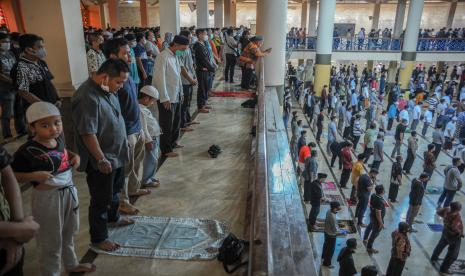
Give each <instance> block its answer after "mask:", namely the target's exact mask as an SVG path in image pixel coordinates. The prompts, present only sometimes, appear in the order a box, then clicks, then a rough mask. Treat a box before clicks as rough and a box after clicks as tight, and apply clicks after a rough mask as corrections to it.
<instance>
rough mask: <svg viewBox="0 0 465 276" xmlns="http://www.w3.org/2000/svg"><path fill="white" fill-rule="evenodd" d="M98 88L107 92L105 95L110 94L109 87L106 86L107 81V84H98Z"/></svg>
mask: <svg viewBox="0 0 465 276" xmlns="http://www.w3.org/2000/svg"><path fill="white" fill-rule="evenodd" d="M100 88H102V90H103V91H105V92H107V93H110V86H108V81H107V84H106V85H105V84H103V82H102V84H100Z"/></svg>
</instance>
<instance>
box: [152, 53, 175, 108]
mask: <svg viewBox="0 0 465 276" xmlns="http://www.w3.org/2000/svg"><path fill="white" fill-rule="evenodd" d="M153 72H154V74H153V80H152V85H153V86H155V88H156V89H157V90H158V92H159V93H160V102H161V103H164V102H167V101H170V102H171V103H178V102H179V101H180V99H181V91H182V81H181V63H180V62H179V59H178V58H177V57H176V56H175V55H174V53H173V52H171V50H170V49H169V48H166V49H164V50H163V51H162V52H161V53H160V54H159V55H158V56H157V58H156V59H155V66H154V67H153ZM155 72H156V74H155Z"/></svg>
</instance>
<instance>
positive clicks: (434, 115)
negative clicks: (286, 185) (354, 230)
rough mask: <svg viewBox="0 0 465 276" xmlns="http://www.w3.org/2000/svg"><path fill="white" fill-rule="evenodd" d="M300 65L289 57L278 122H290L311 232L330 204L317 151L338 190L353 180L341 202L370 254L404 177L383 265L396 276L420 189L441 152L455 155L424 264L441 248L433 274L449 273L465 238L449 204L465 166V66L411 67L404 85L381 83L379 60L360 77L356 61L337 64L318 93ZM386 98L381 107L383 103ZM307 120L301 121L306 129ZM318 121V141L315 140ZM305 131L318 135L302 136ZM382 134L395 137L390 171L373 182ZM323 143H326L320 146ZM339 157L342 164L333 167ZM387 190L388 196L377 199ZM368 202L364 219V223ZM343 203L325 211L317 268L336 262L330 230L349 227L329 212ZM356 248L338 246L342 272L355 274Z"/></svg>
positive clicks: (456, 208) (406, 252)
mask: <svg viewBox="0 0 465 276" xmlns="http://www.w3.org/2000/svg"><path fill="white" fill-rule="evenodd" d="M301 69H302V68H301V67H299V68H294V66H293V65H292V64H291V63H289V64H288V80H289V83H288V87H287V88H286V92H285V97H284V98H285V100H284V124H285V126H286V128H287V127H288V120H289V119H290V121H291V122H290V125H291V133H292V135H291V137H290V148H291V154H292V158H293V160H294V161H295V163H296V164H297V165H296V168H297V173H298V175H299V176H300V179H301V182H300V183H302V184H303V185H301V186H303V200H304V201H305V202H306V203H307V204H310V205H311V210H310V212H309V217H308V227H309V231H316V230H317V228H318V224H317V217H318V215H319V213H320V205H321V204H322V203H323V202H324V201H328V199H326V198H325V195H324V192H323V184H324V183H325V181H326V178H327V174H326V173H322V169H321V164H319V163H318V160H322V159H321V158H318V156H319V155H320V154H324V155H326V156H327V158H328V159H327V162H328V167H331V170H332V171H333V172H334V173H335V176H336V177H337V178H339V179H337V185H338V187H339V188H340V189H341V190H340V191H343V190H345V189H348V186H347V183H348V181H349V180H350V181H351V184H352V189H351V191H350V192H348V196H347V202H348V204H349V206H350V205H352V206H356V208H355V212H354V222H355V224H356V225H357V226H358V229H362V228H365V231H364V235H363V237H362V238H363V244H364V245H365V247H366V250H367V252H368V253H369V254H376V253H378V250H376V249H375V248H374V243H375V240H376V238H377V237H378V235H379V233H380V232H381V231H382V230H383V229H384V228H385V227H384V223H385V221H384V216H385V213H386V205H395V204H396V203H397V202H398V201H399V200H398V192H399V187H400V186H401V185H403V184H407V185H409V187H410V188H409V189H410V193H409V195H408V198H409V200H408V202H409V207H408V211H407V216H406V219H405V221H402V222H400V223H399V225H398V229H397V230H395V231H394V232H393V233H392V255H391V259H390V262H389V266H388V268H387V272H386V275H401V274H402V270H403V268H404V266H405V263H406V260H407V258H408V257H409V256H410V252H411V246H410V242H409V238H408V233H414V232H417V229H415V228H414V223H415V218H416V216H417V215H418V214H419V211H420V208H421V205H422V201H423V197H424V195H425V193H428V192H429V190H428V187H427V185H428V182H429V181H430V179H431V177H432V175H433V172H434V171H435V170H437V169H439V168H438V164H437V159H438V156H439V153H440V152H441V150H443V151H446V153H448V154H450V155H453V158H452V162H451V163H449V164H447V166H446V167H445V168H444V169H443V170H441V172H442V173H443V174H444V182H443V189H442V192H441V194H440V196H439V199H438V201H437V215H438V216H441V217H443V219H444V230H443V232H442V236H441V239H440V241H439V243H438V245H437V246H436V248H435V249H434V251H433V253H432V256H431V261H433V262H436V261H437V260H438V257H439V255H440V254H441V252H442V251H443V250H444V248H445V247H448V250H447V254H446V256H445V259H444V260H443V261H442V263H441V265H440V272H444V273H447V272H448V271H449V268H450V266H451V265H452V263H453V262H454V261H455V260H456V259H457V257H458V255H459V250H460V243H461V239H462V238H463V237H464V232H463V223H462V219H461V216H460V211H461V208H462V206H461V203H460V202H458V201H454V197H455V195H456V194H457V193H458V192H459V191H460V190H461V189H462V186H463V181H462V179H461V175H462V174H463V172H464V170H465V86H464V82H465V72H463V66H462V65H456V66H454V67H453V68H449V70H447V69H444V70H442V71H440V72H438V70H437V69H436V68H435V67H433V66H432V67H430V68H429V69H426V68H424V66H422V65H419V66H417V67H416V68H415V70H414V72H413V74H412V78H411V80H410V83H409V84H408V89H406V90H402V89H401V88H400V85H401V84H400V83H396V84H395V85H393V86H391V87H388V86H387V80H386V73H387V70H386V69H384V67H383V66H376V68H375V69H374V70H370V69H367V68H364V69H363V71H362V73H361V74H360V75H359V73H358V69H357V66H356V65H354V64H352V65H349V66H346V65H344V66H342V65H341V66H340V67H339V68H338V69H337V68H336V67H334V66H333V67H332V70H331V76H330V81H329V86H328V85H325V86H324V87H323V89H322V91H321V94H320V96H317V95H316V93H315V92H316V91H313V87H312V84H311V83H309V82H304V81H302V79H300V78H299V75H300V76H301V75H302V74H299V73H298V71H299V70H301ZM446 80H447V81H446ZM293 97H295V101H296V102H297V106H298V107H300V108H302V113H303V114H304V117H303V118H302V117H299V115H298V112H297V111H295V110H294V111H292V102H295V101H293V100H292V98H293ZM386 102H387V106H388V108H387V109H385V108H384V107H385V106H386V105H385V103H386ZM289 117H291V118H289ZM363 121H364V122H363ZM395 121H396V122H397V125H396V126H394V122H395ZM304 122H305V123H304ZM420 122H423V126H422V129H421V133H417V131H416V130H417V126H418V125H419V124H420ZM433 122H434V123H433ZM304 125H308V127H307V128H305V127H304ZM324 125H325V126H326V131H325V132H326V135H325V138H323V137H322V133H323V127H324ZM428 128H434V131H433V133H432V134H430V135H431V136H430V135H427V130H428ZM312 132H313V135H314V137H315V139H309V137H310V136H311V135H312ZM386 135H390V136H394V139H395V145H394V148H393V150H392V152H389V153H387V154H386V156H387V155H390V157H391V159H392V160H393V161H392V166H391V173H390V178H389V179H377V177H378V174H379V170H380V168H381V166H382V164H383V162H385V159H386V158H385V156H384V155H385V154H384V150H385V149H384V143H385V142H384V139H385V136H386ZM419 135H421V136H423V138H424V139H425V140H429V141H430V142H428V143H429V144H428V146H427V150H425V151H424V152H423V153H421V152H419V146H418V144H419V142H418V140H419V139H418V138H419V137H418V136H419ZM427 136H428V137H427ZM362 138H363V140H362ZM323 140H326V144H325V143H324V142H323ZM317 144H318V145H319V147H318V146H317ZM360 144H361V146H360ZM319 148H321V151H320V150H319ZM405 150H406V151H407V158H406V160H405V161H404V160H403V158H402V155H401V151H404V152H405ZM420 154H422V156H423V166H422V170H421V171H415V172H413V171H412V166H413V163H414V161H416V160H421V158H418V157H417V156H419V155H420ZM370 159H371V160H372V161H371V162H370ZM336 161H337V166H338V169H339V170H337V169H335V168H334V166H335V163H336ZM388 162H389V160H388ZM365 167H367V169H366V170H367V171H366V172H365ZM333 168H334V169H333ZM411 174H414V176H415V177H412V178H413V179H412V181H411V183H409V184H408V183H405V182H407V180H405V178H404V177H403V176H404V175H411ZM386 182H388V183H389V185H388V186H386V187H385V186H383V185H382V184H381V183H386ZM385 194H387V200H385V199H384V197H385ZM367 209H369V224H368V225H367V224H365V223H364V217H365V213H366V212H367ZM340 210H341V206H340V203H339V202H337V201H333V202H330V209H329V210H328V212H327V213H326V216H325V218H326V219H325V224H324V236H325V240H324V245H323V250H322V256H321V257H322V264H323V266H327V267H330V268H333V267H334V266H333V265H332V264H331V259H332V256H333V254H334V251H335V243H336V237H338V236H345V235H346V234H347V232H346V231H345V230H341V229H339V228H338V223H337V222H336V219H335V214H336V213H337V212H338V211H340ZM356 247H357V245H356V240H354V239H349V240H347V247H346V248H344V249H342V250H341V253H340V255H339V257H338V259H337V260H338V262H339V264H340V268H339V269H340V271H339V275H355V274H356V273H357V272H356V270H355V266H354V260H353V257H352V253H353V252H354V251H355V249H356ZM374 275H376V274H374Z"/></svg>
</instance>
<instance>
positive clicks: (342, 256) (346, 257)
mask: <svg viewBox="0 0 465 276" xmlns="http://www.w3.org/2000/svg"><path fill="white" fill-rule="evenodd" d="M352 254H353V252H352V250H350V249H349V248H347V247H344V248H342V249H341V252H340V253H339V256H338V257H337V261H338V262H339V276H352V275H355V274H357V269H356V268H355V263H354V257H353V256H352Z"/></svg>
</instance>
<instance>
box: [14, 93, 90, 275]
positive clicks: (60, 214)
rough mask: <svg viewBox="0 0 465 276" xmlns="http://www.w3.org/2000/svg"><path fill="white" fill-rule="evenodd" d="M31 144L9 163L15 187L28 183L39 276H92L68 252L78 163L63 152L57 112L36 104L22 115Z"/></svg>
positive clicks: (75, 211) (74, 223)
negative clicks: (79, 275) (36, 226)
mask: <svg viewBox="0 0 465 276" xmlns="http://www.w3.org/2000/svg"><path fill="white" fill-rule="evenodd" d="M26 120H27V122H28V124H29V127H30V130H31V133H32V139H31V140H29V141H27V142H26V143H25V144H23V145H22V146H21V147H20V148H19V149H18V150H17V151H16V153H15V155H14V161H13V163H12V164H11V165H12V168H13V170H14V171H15V175H16V178H17V179H18V181H19V182H31V183H32V184H33V185H34V189H33V191H32V200H31V201H32V215H33V216H34V218H35V219H36V220H37V222H38V223H39V224H40V226H41V227H40V229H39V232H38V235H37V244H38V247H39V252H40V253H39V256H40V257H39V258H40V271H41V274H42V275H54V276H55V275H56V276H59V275H60V274H61V262H62V259H63V262H64V266H65V269H66V271H67V272H68V273H71V272H80V273H86V272H94V271H95V270H96V267H95V265H93V264H91V263H83V264H79V262H78V260H77V258H76V253H75V252H74V241H73V236H74V234H75V233H76V232H77V230H78V227H79V202H78V196H77V190H76V187H75V186H74V184H73V179H72V176H73V175H72V172H71V170H72V168H73V167H74V168H77V167H78V166H79V162H80V158H79V156H78V155H76V154H75V153H72V152H70V151H67V150H66V147H65V142H64V138H63V135H62V134H63V126H62V121H61V116H60V111H59V110H58V108H57V107H56V106H55V105H53V104H51V103H47V102H36V103H34V104H32V105H31V106H30V107H29V108H28V109H27V111H26Z"/></svg>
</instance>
